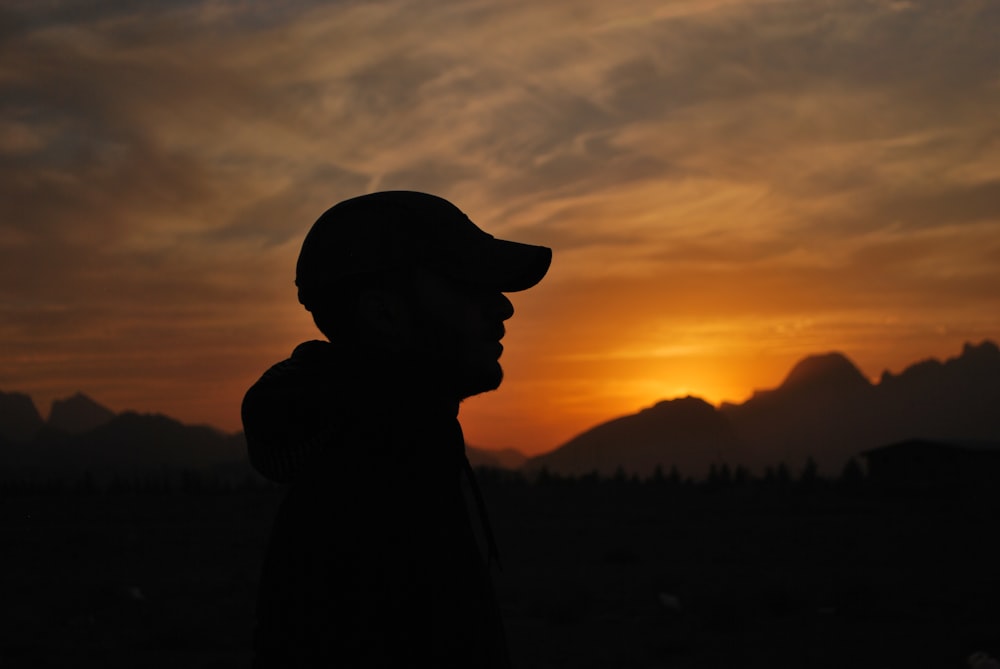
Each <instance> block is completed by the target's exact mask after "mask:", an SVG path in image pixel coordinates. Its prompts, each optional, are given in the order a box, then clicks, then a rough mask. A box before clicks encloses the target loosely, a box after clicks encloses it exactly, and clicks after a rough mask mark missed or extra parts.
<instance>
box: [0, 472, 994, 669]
mask: <svg viewBox="0 0 1000 669" xmlns="http://www.w3.org/2000/svg"><path fill="white" fill-rule="evenodd" d="M484 492H485V494H486V497H487V500H488V503H489V506H490V507H491V509H492V511H493V517H494V524H495V525H496V534H497V535H498V539H499V542H500V546H501V557H502V561H503V569H504V570H503V573H502V574H500V575H499V580H498V585H499V590H500V594H501V599H502V605H503V609H504V612H505V615H506V619H507V626H508V636H509V638H510V642H511V646H512V652H513V654H514V658H515V660H516V666H517V667H519V668H520V669H535V668H538V669H542V668H557V667H573V668H581V669H586V668H591V667H592V668H610V669H614V668H623V669H624V668H632V667H634V668H649V669H652V668H654V667H678V668H682V667H710V668H715V667H719V668H722V667H726V668H728V667H769V668H770V667H805V668H809V667H833V668H838V669H840V668H850V667H860V668H866V667H871V668H880V667H885V668H894V667H900V668H904V667H905V668H907V669H909V668H914V667H928V668H935V669H947V668H956V669H957V668H960V667H969V666H970V665H969V663H968V658H969V656H970V655H972V654H973V653H975V652H986V653H988V654H990V655H992V656H998V655H1000V576H998V574H1000V571H998V566H997V565H998V563H1000V526H998V517H1000V516H998V514H997V508H998V507H997V505H996V504H993V503H992V502H990V500H989V498H988V496H987V497H985V498H981V499H979V500H977V501H968V500H967V501H961V500H954V499H943V500H942V499H937V500H932V499H928V498H927V497H926V496H920V495H916V496H914V495H908V496H899V495H893V496H884V495H874V494H872V493H870V492H864V491H862V492H858V491H854V492H845V491H843V490H839V489H834V488H833V487H832V486H829V487H820V488H818V489H817V488H813V489H810V490H798V489H782V490H776V489H774V490H772V489H763V488H761V487H759V486H758V487H754V486H730V487H725V488H722V489H718V488H709V487H706V486H701V487H694V486H683V485H659V486H654V485H649V484H646V485H640V484H629V483H625V482H619V483H617V484H614V483H611V482H605V483H603V484H597V483H589V484H584V483H580V482H576V483H569V482H565V481H563V482H558V481H557V482H551V481H550V482H548V483H547V484H546V485H527V484H524V483H516V482H511V481H504V480H499V479H497V478H496V477H489V476H487V477H486V480H485V481H484ZM279 499H280V491H278V490H275V489H267V488H256V489H253V488H248V489H242V490H239V489H237V490H230V491H218V490H215V491H213V490H197V489H189V490H186V491H182V490H174V491H173V492H164V491H159V492H150V491H147V492H136V491H128V490H119V491H117V492H108V491H104V492H95V491H90V492H87V491H76V492H74V491H72V490H63V491H49V492H39V491H37V490H36V491H31V490H20V491H13V492H11V491H9V490H8V491H6V492H5V493H4V494H3V496H2V497H0V532H2V534H0V536H2V548H0V551H2V552H0V566H2V570H0V667H3V668H6V667H22V666H23V667H89V666H93V667H150V668H156V667H164V668H166V667H170V668H174V667H185V668H186V667H191V668H197V667H248V666H249V659H250V656H249V652H248V646H249V635H250V629H251V626H252V611H253V601H254V592H255V581H256V576H257V570H258V568H259V565H260V561H261V557H262V551H263V547H264V543H265V540H266V536H267V532H268V528H269V524H270V521H271V518H272V516H273V514H274V512H275V509H276V508H277V504H278V502H279Z"/></svg>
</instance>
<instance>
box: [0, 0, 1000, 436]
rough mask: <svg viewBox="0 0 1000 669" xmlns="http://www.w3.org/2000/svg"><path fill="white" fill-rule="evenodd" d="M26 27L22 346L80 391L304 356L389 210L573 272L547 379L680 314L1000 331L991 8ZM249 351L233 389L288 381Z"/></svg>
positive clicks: (682, 317) (5, 221) (110, 20)
mask: <svg viewBox="0 0 1000 669" xmlns="http://www.w3.org/2000/svg"><path fill="white" fill-rule="evenodd" d="M0 25H2V26H3V28H2V29H0V317H2V318H0V322H3V323H4V325H3V326H2V327H3V330H2V332H3V334H4V338H5V342H9V343H10V345H9V346H8V350H11V351H13V353H10V354H8V355H10V356H18V355H21V356H29V354H30V356H35V358H34V359H40V358H39V357H38V356H43V350H42V347H43V344H42V342H44V347H46V352H45V353H44V356H45V359H46V360H59V361H60V363H59V364H62V365H65V361H66V360H68V359H74V356H78V358H79V365H80V367H79V370H80V371H78V372H76V374H77V376H76V377H75V378H77V379H78V383H79V385H80V386H86V385H87V384H86V381H87V379H88V378H89V377H90V375H94V376H96V375H99V374H100V372H99V371H98V368H99V367H101V366H102V365H104V364H105V361H107V355H108V353H107V352H114V351H122V352H123V353H122V355H126V352H127V357H129V359H130V360H141V359H143V356H144V355H145V356H146V357H147V358H148V357H149V356H150V355H152V353H151V352H156V351H162V350H164V349H165V348H170V349H171V350H178V351H188V352H189V353H190V356H191V359H192V360H193V359H198V360H202V358H200V357H199V356H208V353H207V352H209V351H212V352H215V353H217V354H219V355H220V356H222V353H221V352H222V351H224V350H225V346H226V342H227V341H231V339H233V338H237V339H240V338H246V339H255V338H256V339H255V340H256V341H265V342H266V345H272V346H278V345H279V344H280V346H281V347H285V346H286V345H288V344H290V343H291V342H292V341H293V340H294V338H295V337H298V336H302V333H299V334H296V333H295V332H296V330H295V328H296V327H299V326H301V325H302V324H303V322H304V323H305V325H306V326H308V322H307V321H302V320H297V319H300V318H301V314H299V311H298V307H297V305H295V304H294V302H293V301H291V293H290V292H289V289H288V286H289V281H290V278H289V277H290V273H291V268H292V267H293V265H294V259H295V254H296V251H297V248H296V247H297V243H298V240H299V239H300V237H301V235H302V234H304V231H305V230H306V229H307V228H308V226H309V225H310V224H311V222H312V221H313V220H315V218H316V217H317V216H318V215H319V213H320V212H322V211H323V210H324V209H325V208H326V207H328V206H330V205H331V204H333V203H334V202H336V201H338V200H340V199H343V198H345V197H349V196H351V195H354V194H357V193H359V192H363V191H366V190H371V189H376V188H414V189H426V190H428V191H433V192H438V193H441V194H443V195H446V196H448V197H450V198H451V199H453V200H454V201H455V202H456V203H457V204H458V205H459V206H460V207H462V208H463V209H464V210H466V211H467V212H468V213H469V214H470V215H471V216H472V218H473V219H474V220H476V221H478V222H479V223H480V224H481V225H483V227H484V228H486V229H487V230H489V231H490V232H493V233H496V234H497V235H499V236H504V237H508V238H515V239H521V240H524V241H528V242H535V243H542V244H548V245H550V246H552V247H553V248H554V249H555V251H556V258H555V261H554V264H553V271H552V273H551V275H550V276H549V278H548V279H547V282H546V288H545V290H544V291H542V289H541V288H540V289H539V291H540V292H539V293H538V294H539V297H538V298H537V299H539V300H543V301H545V302H546V305H545V308H544V309H543V308H538V309H537V310H532V305H533V304H534V302H533V300H535V299H536V298H535V297H531V296H527V295H526V296H522V297H520V298H519V300H521V301H523V302H524V303H525V305H527V309H526V310H525V311H526V312H527V313H530V314H534V316H533V317H534V318H538V319H541V320H540V321H539V322H538V323H526V324H525V325H524V327H525V328H526V329H530V330H531V331H533V332H534V331H545V330H547V329H551V330H553V331H554V332H559V331H561V329H562V327H563V324H570V325H569V326H568V327H570V328H571V330H572V331H573V332H574V333H575V339H574V341H573V342H569V343H566V342H555V341H554V340H552V341H550V340H548V339H546V338H545V337H541V339H539V340H538V341H543V340H544V341H545V342H546V344H545V345H546V346H550V347H551V348H550V349H546V350H543V348H544V347H543V348H539V349H538V350H537V351H536V354H537V355H538V356H541V357H544V355H546V354H547V353H546V351H547V350H548V351H551V350H559V351H560V352H561V353H565V354H567V355H584V356H587V355H591V354H594V352H595V350H597V351H598V354H599V350H598V349H601V347H602V342H604V344H606V348H609V349H614V350H637V347H635V346H632V345H631V344H630V343H629V342H628V341H625V340H626V339H627V335H628V331H629V329H633V330H635V331H644V332H645V331H649V332H655V333H658V334H656V335H655V336H657V337H659V336H666V335H664V334H662V333H663V330H661V329H659V326H655V327H651V326H649V324H650V323H661V322H662V319H663V318H664V317H665V316H664V314H668V315H670V318H672V319H674V320H673V321H671V322H673V323H675V324H684V323H688V324H690V323H692V322H694V321H696V320H698V319H701V320H705V321H709V322H713V323H716V322H721V321H724V320H725V319H727V318H730V319H732V323H734V325H733V326H732V330H731V336H732V337H739V336H741V335H740V334H739V333H740V332H743V333H748V332H758V333H759V330H755V329H754V328H753V326H752V325H751V324H750V323H751V322H752V319H753V318H754V317H760V318H762V319H764V320H765V321H767V322H798V319H803V318H806V319H809V322H812V323H819V324H825V325H821V326H816V327H824V328H829V329H828V330H827V332H834V330H836V333H835V337H843V338H844V339H845V340H847V339H849V338H850V337H851V336H858V337H861V335H852V334H851V332H857V331H856V330H850V329H843V328H841V329H836V328H835V327H834V325H833V324H834V323H835V322H836V321H837V319H841V320H843V321H845V322H847V321H849V322H865V321H866V320H867V319H869V318H875V316H873V314H878V313H881V312H885V313H889V312H892V313H894V314H898V318H899V321H898V322H900V323H918V322H919V323H930V322H932V321H935V320H941V319H951V320H952V322H954V321H955V319H956V318H958V319H959V320H961V321H962V322H967V323H970V325H969V327H970V328H972V329H974V330H975V331H976V332H977V333H981V332H982V331H983V328H986V329H987V330H988V328H989V327H1000V323H998V322H997V321H996V319H995V318H994V320H992V321H989V319H986V321H988V322H987V324H986V325H983V323H984V322H986V321H984V320H983V318H982V317H979V320H976V318H977V317H974V316H973V315H972V314H974V313H976V311H977V310H978V312H979V313H980V314H986V313H997V310H996V308H995V307H996V306H997V305H996V297H995V295H996V294H998V293H997V289H998V288H1000V277H998V276H997V274H996V270H994V269H993V268H994V267H996V266H997V263H996V260H997V256H998V253H1000V251H998V248H997V244H996V242H994V241H993V240H994V239H996V238H997V235H996V231H997V229H998V226H1000V210H998V206H997V204H996V203H997V202H998V201H1000V185H998V184H1000V162H998V159H997V155H998V152H997V149H998V144H997V143H998V140H997V137H998V130H1000V122H998V120H997V116H996V114H995V113H994V110H995V109H997V108H1000V79H998V75H997V73H998V72H1000V51H998V50H997V49H996V45H995V42H996V40H995V35H996V32H997V27H998V26H1000V7H998V6H996V5H995V3H988V2H977V1H974V0H968V1H965V0H959V1H953V0H950V1H944V0H940V1H938V0H926V1H915V2H909V3H900V2H878V1H874V0H846V1H845V2H838V3H832V4H831V3H821V2H803V1H800V0H794V1H793V0H788V1H781V0H779V1H760V2H742V1H741V2H735V1H709V0H686V1H683V2H671V3H666V4H665V3H660V2H651V1H647V0H627V1H623V2H616V3H607V2H597V1H596V0H585V1H583V2H581V1H580V0H556V1H554V2H545V3H537V2H500V1H499V0H472V1H469V2H444V3H442V2H438V1H436V0H435V1H433V2H432V1H430V0H423V1H418V2H408V1H407V2H404V1H402V0H387V1H384V2H377V3H372V2H366V3H359V2H336V3H325V2H311V1H305V0H296V1H294V2H283V3H229V2H213V1H209V0H184V2H173V1H171V2H166V1H162V0H160V1H146V2H141V3H136V2H57V3H46V5H45V6H44V7H41V6H38V7H35V6H33V5H23V6H21V7H19V8H17V9H11V8H9V7H8V8H6V9H4V10H3V15H2V16H0ZM905 310H909V311H906V313H903V312H904V311H905ZM921 310H923V311H921ZM279 314H280V317H279V316H278V315H279ZM956 314H959V316H956ZM946 315H947V316H946ZM973 321H975V323H976V324H974V325H972V323H973ZM989 323H994V325H993V326H990V325H989ZM684 327H686V328H689V327H691V326H689V325H684ZM901 327H904V326H897V327H896V329H894V330H892V332H893V334H892V335H891V336H893V337H897V336H900V335H899V328H901ZM915 327H916V326H915ZM923 327H924V326H923V325H921V326H920V328H923ZM793 330H794V328H791V329H787V330H784V331H783V332H787V333H792V332H793ZM513 331H514V328H512V336H516V335H514V334H513ZM689 331H693V330H689ZM720 331H726V327H725V326H724V325H720ZM921 331H922V330H921ZM970 331H971V330H970ZM814 332H815V330H814ZM887 332H888V331H887ZM987 334H988V333H987ZM782 336H785V335H782ZM787 336H788V337H790V338H793V337H794V335H793V334H788V335H787ZM993 336H996V335H993ZM817 337H818V338H821V337H819V335H817ZM835 337H834V338H835ZM286 339H287V340H288V341H286ZM864 339H865V340H866V341H870V340H871V337H869V336H868V335H864ZM789 341H792V339H789ZM264 345H265V344H261V346H264ZM685 345H686V344H685ZM630 346H631V348H630ZM672 346H674V344H671V343H670V342H665V343H664V344H663V345H662V346H661V348H664V347H665V348H668V349H670V350H681V349H675V348H671V347H672ZM639 348H641V347H639ZM646 348H649V349H650V350H653V349H655V348H656V346H655V345H653V344H650V345H649V346H648V347H646ZM241 350H242V349H241ZM928 353H929V352H928ZM178 355H181V354H178ZM239 355H240V356H243V357H240V358H239V360H238V361H227V362H226V363H225V365H224V367H225V370H224V371H220V372H219V373H220V374H225V375H229V376H227V378H232V376H231V375H232V374H233V371H232V370H233V369H236V368H238V367H239V365H240V364H246V365H248V366H253V365H254V364H257V365H258V366H259V365H260V364H262V362H263V360H265V359H266V358H265V356H263V354H262V353H261V349H260V347H259V346H257V347H254V346H248V347H247V349H246V350H243V352H242V353H240V354H239ZM30 356H29V357H30ZM255 356H260V358H259V359H258V357H255ZM209 357H210V356H209ZM87 360H91V361H94V360H100V361H101V362H100V363H97V362H87ZM227 360H228V358H227ZM220 364H221V363H220ZM177 365H178V368H179V369H180V368H183V369H188V368H189V367H188V366H187V363H181V362H178V363H177ZM57 367H58V365H55V366H54V367H53V368H52V369H56V368H57ZM195 367H197V365H195ZM210 367H211V365H209V368H210ZM209 368H206V372H205V373H206V374H210V373H211V370H210V369H209ZM25 369H28V368H25ZM32 369H35V368H32ZM156 369H157V370H158V371H157V372H156V373H158V374H159V373H166V372H165V371H164V370H163V368H162V366H158V367H156ZM46 370H49V371H46V374H49V375H51V374H53V373H54V372H53V371H51V370H50V369H49V368H48V367H46ZM32 373H34V372H32ZM107 374H109V375H111V372H108V373H107ZM115 374H119V375H121V377H122V378H125V377H126V376H127V375H128V372H127V370H126V368H125V367H123V368H122V369H120V370H118V371H116V372H115ZM47 378H49V379H50V380H49V381H46V382H45V383H48V384H49V386H47V387H54V385H53V384H55V383H56V382H54V381H51V376H49V377H47ZM0 382H3V383H9V384H28V383H29V382H32V381H31V378H30V375H29V374H28V372H24V373H23V374H22V375H21V376H16V375H15V376H8V377H7V380H6V381H5V380H3V379H0ZM38 383H41V381H38ZM108 383H111V381H108ZM116 383H117V382H116ZM122 383H123V385H122V388H124V382H122ZM233 383H234V386H233V387H235V382H233ZM525 383H526V384H534V385H533V386H532V387H542V386H543V385H545V384H544V383H543V380H541V379H534V378H533V379H526V380H525ZM594 383H597V381H594ZM75 389H76V388H73V390H75ZM83 389H86V388H83ZM121 392H124V390H122V391H121ZM232 403H233V404H235V402H232ZM229 420H230V423H229V424H230V425H231V424H232V422H231V421H232V420H234V419H233V418H232V417H231V418H230V419H229Z"/></svg>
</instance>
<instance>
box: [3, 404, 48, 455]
mask: <svg viewBox="0 0 1000 669" xmlns="http://www.w3.org/2000/svg"><path fill="white" fill-rule="evenodd" d="M42 424H43V421H42V416H41V414H39V413H38V409H37V408H36V407H35V403H34V402H33V401H32V399H31V397H29V396H28V395H24V394H22V393H5V392H3V391H0V440H2V441H8V442H15V443H17V442H26V441H30V440H31V439H32V438H34V436H35V435H36V434H38V431H39V430H40V429H42Z"/></svg>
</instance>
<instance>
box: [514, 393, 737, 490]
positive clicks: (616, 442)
mask: <svg viewBox="0 0 1000 669" xmlns="http://www.w3.org/2000/svg"><path fill="white" fill-rule="evenodd" d="M739 453H740V447H739V440H738V438H737V436H736V433H735V431H734V430H733V426H732V424H731V422H730V421H729V419H728V418H727V417H726V416H725V415H724V414H722V413H720V412H719V411H717V410H716V409H715V407H713V406H712V405H711V404H709V403H708V402H705V401H704V400H701V399H698V398H696V397H685V398H682V399H675V400H667V401H663V402H659V403H658V404H656V405H655V406H653V407H650V408H648V409H643V410H642V411H640V412H639V413H637V414H633V415H630V416H623V417H621V418H616V419H614V420H611V421H609V422H607V423H603V424H601V425H598V426H597V427H594V428H591V429H590V430H587V431H586V432H584V433H583V434H581V435H579V436H577V437H575V438H573V439H571V440H570V441H568V442H567V443H566V444H564V445H563V446H562V447H560V448H558V449H556V450H554V451H552V452H550V453H546V454H543V455H540V456H536V457H534V458H531V459H530V460H529V461H528V463H527V464H526V468H527V469H529V470H539V469H541V468H543V467H544V468H546V469H548V470H549V471H552V472H558V473H560V474H571V475H581V474H588V473H590V472H592V471H598V472H601V473H602V474H611V473H613V472H615V471H616V470H617V469H618V468H619V467H621V468H623V469H624V470H625V471H626V472H629V473H642V474H650V473H652V472H653V470H654V469H655V468H656V466H657V465H662V466H664V467H665V468H669V467H671V466H672V465H676V466H677V467H678V468H679V469H680V470H681V471H684V472H691V471H695V470H701V469H702V467H701V465H702V464H703V463H705V462H732V461H733V458H735V457H738V455H739Z"/></svg>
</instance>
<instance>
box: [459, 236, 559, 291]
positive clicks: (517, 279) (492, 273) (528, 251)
mask: <svg viewBox="0 0 1000 669" xmlns="http://www.w3.org/2000/svg"><path fill="white" fill-rule="evenodd" d="M485 246H486V248H484V249H483V253H482V254H481V255H479V254H477V255H479V257H478V258H470V260H471V261H472V262H471V263H470V265H469V266H468V267H467V273H466V276H467V277H468V278H469V279H470V280H472V281H475V282H476V283H482V284H486V285H489V286H493V287H495V288H498V289H499V290H500V291H502V292H504V293H514V292H517V291H520V290H527V289H528V288H531V287H532V286H534V285H536V284H537V283H538V282H539V281H541V280H542V278H543V277H544V276H545V274H546V273H547V272H548V271H549V265H550V264H551V263H552V249H550V248H548V247H546V246H535V245H533V244H522V243H520V242H511V241H507V240H505V239H490V240H489V242H488V243H487V244H486V245H485Z"/></svg>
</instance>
